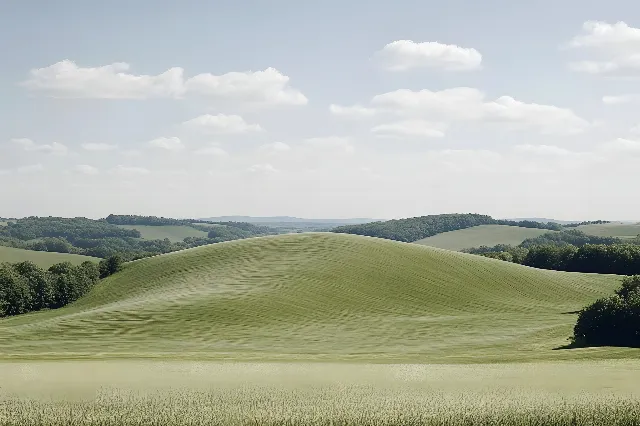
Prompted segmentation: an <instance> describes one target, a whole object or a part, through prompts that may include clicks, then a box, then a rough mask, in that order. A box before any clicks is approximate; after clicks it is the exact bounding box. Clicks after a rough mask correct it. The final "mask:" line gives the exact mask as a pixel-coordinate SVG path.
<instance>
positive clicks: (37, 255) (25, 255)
mask: <svg viewBox="0 0 640 426" xmlns="http://www.w3.org/2000/svg"><path fill="white" fill-rule="evenodd" d="M25 260H30V261H32V262H33V263H35V264H36V265H38V266H40V267H42V268H48V267H50V266H51V265H55V264H56V263H61V262H71V263H72V264H74V265H79V264H81V263H82V262H84V261H87V260H89V261H91V262H98V261H100V259H98V258H96V257H90V256H82V255H79V254H69V253H50V252H46V251H33V250H22V249H17V248H13V247H4V246H0V263H2V262H10V263H15V262H24V261H25Z"/></svg>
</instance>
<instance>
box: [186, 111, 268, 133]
mask: <svg viewBox="0 0 640 426" xmlns="http://www.w3.org/2000/svg"><path fill="white" fill-rule="evenodd" d="M182 124H183V125H184V126H185V127H187V128H189V129H192V130H195V131H198V132H201V133H206V134H240V133H251V132H262V131H264V129H263V128H262V127H260V125H258V124H248V123H247V122H246V121H245V120H244V118H242V117H240V116H239V115H225V114H217V115H211V114H205V115H201V116H199V117H196V118H192V119H191V120H188V121H185V122H184V123H182Z"/></svg>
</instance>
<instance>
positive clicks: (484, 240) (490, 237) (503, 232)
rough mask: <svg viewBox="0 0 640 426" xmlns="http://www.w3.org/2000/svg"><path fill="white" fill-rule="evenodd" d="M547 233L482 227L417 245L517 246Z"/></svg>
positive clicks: (435, 236) (429, 239) (501, 226)
mask: <svg viewBox="0 0 640 426" xmlns="http://www.w3.org/2000/svg"><path fill="white" fill-rule="evenodd" d="M547 232H555V231H550V230H547V229H535V228H522V227H520V226H507V225H480V226H474V227H472V228H466V229H459V230H456V231H449V232H443V233H442V234H437V235H434V236H432V237H428V238H423V239H422V240H418V241H415V244H422V245H425V246H431V247H439V248H443V249H447V250H462V249H465V248H471V247H480V246H488V247H493V246H495V245H497V244H511V245H514V246H517V245H518V244H520V243H521V242H523V241H524V240H526V239H527V238H534V237H537V236H540V235H542V234H546V233H547Z"/></svg>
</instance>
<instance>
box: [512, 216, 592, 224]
mask: <svg viewBox="0 0 640 426" xmlns="http://www.w3.org/2000/svg"><path fill="white" fill-rule="evenodd" d="M505 220H514V221H516V222H518V221H521V220H529V221H531V222H540V223H549V222H555V223H559V224H560V225H569V224H572V223H580V222H582V221H580V220H559V219H549V218H546V217H516V218H507V219H505Z"/></svg>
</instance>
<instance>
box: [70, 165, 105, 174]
mask: <svg viewBox="0 0 640 426" xmlns="http://www.w3.org/2000/svg"><path fill="white" fill-rule="evenodd" d="M73 170H74V171H75V172H77V173H81V174H85V175H97V174H98V173H100V172H99V170H98V169H97V168H95V167H93V166H89V165H88V164H79V165H77V166H75V167H74V168H73Z"/></svg>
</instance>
